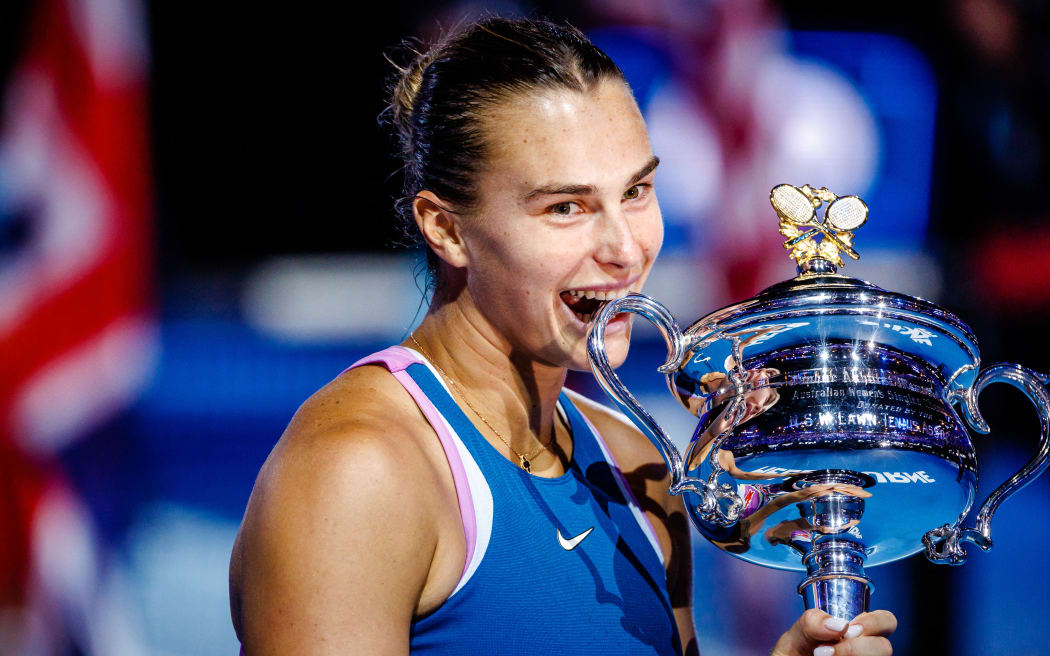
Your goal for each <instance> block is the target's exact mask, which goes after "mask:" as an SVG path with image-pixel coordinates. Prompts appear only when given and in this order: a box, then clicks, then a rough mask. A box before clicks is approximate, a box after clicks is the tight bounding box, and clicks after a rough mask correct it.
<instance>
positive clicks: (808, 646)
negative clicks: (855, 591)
mask: <svg viewBox="0 0 1050 656" xmlns="http://www.w3.org/2000/svg"><path fill="white" fill-rule="evenodd" d="M896 628H897V618H896V617H894V616H893V613H891V612H889V611H886V610H875V611H871V612H870V613H861V614H860V615H857V616H856V617H854V618H853V619H852V620H851V621H850V622H848V623H847V622H846V621H845V620H842V619H839V618H837V617H832V616H830V615H828V614H827V613H825V612H823V611H819V610H814V609H810V610H807V611H806V612H805V613H803V614H802V617H800V618H798V621H797V622H795V625H794V626H792V627H791V628H790V629H788V632H787V633H785V634H784V635H782V636H780V640H778V641H777V644H776V646H775V647H773V653H772V655H771V656H832V655H834V656H889V655H890V654H892V653H893V646H892V645H890V641H889V640H887V639H886V636H888V635H889V634H891V633H893V631H894V630H895V629H896Z"/></svg>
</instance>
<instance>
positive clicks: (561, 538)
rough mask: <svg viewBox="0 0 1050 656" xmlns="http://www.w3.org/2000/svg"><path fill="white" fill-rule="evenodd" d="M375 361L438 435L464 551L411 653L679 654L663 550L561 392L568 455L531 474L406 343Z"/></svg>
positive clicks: (598, 441)
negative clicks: (557, 465)
mask: <svg viewBox="0 0 1050 656" xmlns="http://www.w3.org/2000/svg"><path fill="white" fill-rule="evenodd" d="M364 364H381V365H383V366H385V367H386V368H387V369H389V370H390V372H391V373H392V374H393V375H394V377H395V378H396V379H397V380H398V381H399V382H400V383H401V384H402V385H403V386H404V388H405V390H406V391H408V393H409V394H410V395H411V396H412V398H413V399H415V401H416V404H417V405H418V406H419V408H420V410H422V412H423V414H424V415H425V416H426V418H427V420H428V421H429V422H430V424H431V426H433V428H434V431H435V432H436V433H437V435H438V439H439V440H440V441H441V445H442V447H443V448H444V450H445V455H446V457H447V458H448V461H449V467H450V468H451V470H452V475H453V480H454V482H455V486H456V493H457V495H458V498H459V507H460V514H461V516H462V520H463V532H464V534H465V536H466V543H467V548H466V558H465V562H464V565H463V572H462V575H461V577H460V580H459V582H458V584H457V585H456V587H455V589H454V590H453V592H452V594H451V595H450V596H449V598H448V599H447V600H446V601H445V602H444V603H443V604H442V605H441V606H439V607H438V608H437V609H435V610H434V611H433V612H431V613H430V614H428V615H426V616H425V617H420V618H417V619H416V620H415V621H414V622H413V623H412V627H411V651H412V653H413V654H506V655H512V654H529V655H532V656H534V655H535V654H550V655H552V656H557V655H561V654H565V655H566V656H569V655H571V656H586V655H588V654H595V655H598V654H601V655H602V656H607V655H608V654H647V655H652V654H680V653H681V647H680V640H679V637H678V628H677V625H676V624H675V621H674V614H673V612H672V610H671V604H670V601H669V599H668V595H667V581H666V575H665V570H664V563H663V555H662V552H661V550H660V545H659V542H658V541H657V539H656V537H655V534H654V532H653V529H652V526H651V525H650V524H649V521H648V519H647V518H646V517H645V515H644V513H643V512H642V511H641V508H640V507H639V505H638V502H637V500H636V499H635V498H634V495H633V493H632V492H631V490H630V488H629V487H628V485H627V482H626V480H625V479H624V477H623V474H622V473H621V471H620V469H619V467H617V466H616V462H615V460H614V459H613V456H612V453H611V452H610V451H609V448H608V447H607V446H606V445H605V443H604V441H603V440H602V438H601V436H600V435H599V434H598V432H597V431H596V430H595V429H594V426H593V425H591V424H590V422H589V421H588V420H587V418H586V417H584V415H583V414H582V413H581V412H580V411H579V410H577V409H576V407H575V406H574V405H573V404H572V402H571V401H570V400H569V398H568V397H567V396H566V395H565V393H564V392H563V393H562V394H561V396H560V398H559V401H558V404H559V412H561V413H563V414H562V416H563V418H564V419H567V424H568V426H569V428H570V430H571V431H572V436H573V449H572V460H571V462H570V465H569V467H568V469H567V471H566V472H565V473H564V474H563V475H561V476H558V477H556V478H544V477H540V476H533V475H532V474H529V473H528V472H526V471H524V470H523V469H521V468H520V467H518V466H517V465H516V464H514V463H512V462H511V461H509V460H508V459H507V458H506V457H504V456H503V455H502V454H501V453H499V452H498V451H497V450H496V449H495V448H494V447H493V446H492V445H491V444H490V443H489V442H488V441H487V440H486V439H485V438H484V437H482V435H481V434H480V433H479V432H478V430H477V429H476V428H475V427H474V424H473V423H472V422H471V421H470V420H469V419H468V418H467V416H466V415H465V414H464V413H463V411H462V410H461V409H460V407H459V405H458V404H457V403H456V402H455V401H454V400H453V398H452V396H451V394H450V393H449V390H448V388H447V387H446V385H445V383H444V381H443V380H442V377H441V376H440V375H439V374H438V373H437V372H436V371H435V370H434V369H433V366H432V365H431V364H430V363H429V362H427V361H426V359H425V358H423V357H422V356H421V355H419V354H418V353H417V352H416V351H414V350H412V349H408V348H405V347H401V346H394V347H391V348H388V349H386V350H384V351H380V352H379V353H376V354H373V355H371V356H368V357H366V358H364V359H362V360H360V361H358V362H356V363H354V365H353V366H354V367H356V366H361V365H364Z"/></svg>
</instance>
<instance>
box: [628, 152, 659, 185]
mask: <svg viewBox="0 0 1050 656" xmlns="http://www.w3.org/2000/svg"><path fill="white" fill-rule="evenodd" d="M657 166H660V158H659V157H657V156H656V155H653V158H652V159H650V160H649V162H648V163H647V164H646V165H645V166H643V167H642V168H640V169H638V172H637V173H635V174H634V175H633V176H631V179H630V180H629V181H628V182H627V186H628V187H630V186H631V185H633V184H634V183H635V182H638V181H639V180H641V179H642V178H644V177H645V176H647V175H649V174H650V173H652V172H653V171H655V170H656V167H657Z"/></svg>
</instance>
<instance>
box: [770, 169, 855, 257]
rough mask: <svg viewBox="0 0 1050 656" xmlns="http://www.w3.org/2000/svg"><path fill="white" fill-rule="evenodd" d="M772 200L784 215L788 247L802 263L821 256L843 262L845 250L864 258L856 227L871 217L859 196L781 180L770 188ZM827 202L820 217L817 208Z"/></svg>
mask: <svg viewBox="0 0 1050 656" xmlns="http://www.w3.org/2000/svg"><path fill="white" fill-rule="evenodd" d="M769 202H770V203H771V204H772V205H773V209H775V210H776V212H777V216H779V217H780V234H782V235H784V236H785V237H787V241H785V242H784V248H786V249H788V250H789V251H791V257H792V259H794V260H795V262H796V263H797V264H799V265H800V266H801V265H802V264H803V263H804V262H808V261H809V260H814V259H818V258H819V259H824V260H828V261H829V262H832V263H833V264H835V265H836V266H842V265H843V262H842V253H845V254H846V255H849V256H850V257H851V258H853V259H854V260H859V259H860V255H858V254H857V251H855V250H853V231H854V230H856V229H857V228H859V227H861V226H862V225H864V222H865V221H867V220H868V206H867V205H866V204H865V203H864V201H862V200H861V199H860V198H858V197H857V196H836V195H835V194H833V193H832V192H830V191H828V189H827V188H826V187H821V188H820V189H813V188H812V187H810V186H809V185H803V186H801V187H795V186H793V185H789V184H781V185H777V186H775V187H773V189H772V190H771V191H770V192H769ZM824 203H827V207H825V208H824V214H823V216H822V217H821V218H819V219H818V218H817V209H819V208H820V206H821V205H822V204H824ZM816 237H820V240H819V241H817V239H816Z"/></svg>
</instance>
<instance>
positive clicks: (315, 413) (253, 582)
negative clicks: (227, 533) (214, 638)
mask: <svg viewBox="0 0 1050 656" xmlns="http://www.w3.org/2000/svg"><path fill="white" fill-rule="evenodd" d="M339 399H340V395H339V394H333V393H325V392H324V391H322V393H319V394H318V395H317V397H316V398H313V399H311V400H310V401H308V402H307V403H306V404H304V406H303V408H301V409H300V411H299V412H298V413H297V414H296V417H295V418H294V419H293V421H292V423H291V425H290V426H289V428H288V430H287V431H286V433H285V435H284V436H283V437H282V438H281V441H280V442H279V443H278V445H277V447H276V448H275V449H274V452H273V453H272V454H271V455H270V457H269V458H268V459H267V462H266V464H265V465H264V466H263V468H262V471H261V472H260V474H259V478H258V480H257V481H256V485H255V489H254V490H253V492H252V496H251V499H250V501H249V503H248V509H247V511H246V513H245V518H244V522H243V524H242V527H241V531H240V534H239V535H238V539H237V545H236V547H235V554H234V559H233V565H232V566H231V598H232V599H233V600H234V604H233V606H234V608H235V612H236V614H237V615H238V616H239V617H235V618H234V621H235V624H236V625H238V627H239V631H238V634H239V636H240V638H241V641H242V643H243V645H244V649H245V652H246V653H247V654H248V655H249V656H262V655H263V654H291V653H310V654H329V653H331V654H398V655H404V654H407V653H408V647H409V628H410V624H411V621H412V617H413V614H414V613H415V612H416V611H417V608H418V606H419V602H420V599H421V596H422V595H423V590H424V587H425V586H426V585H427V583H428V578H429V577H430V570H431V563H432V560H433V558H434V555H435V552H436V549H437V535H438V524H439V523H440V521H441V520H440V518H441V516H442V514H441V513H440V512H438V511H437V508H436V506H437V505H438V504H440V503H441V501H442V499H443V497H444V491H443V490H442V484H441V481H440V479H439V477H438V474H437V472H435V471H433V468H432V467H430V464H429V462H428V458H427V456H426V454H425V449H421V448H420V447H419V444H418V440H417V439H415V436H414V435H412V434H411V427H412V426H413V422H412V421H411V419H412V418H411V416H408V417H406V418H405V420H403V421H397V420H396V419H397V416H398V413H399V408H398V407H397V403H390V402H387V403H385V404H384V405H383V407H381V408H376V407H375V404H368V403H364V404H363V407H362V403H355V402H354V401H353V400H352V399H348V398H347V397H346V396H342V403H341V404H338V403H336V401H338V400H339ZM340 406H342V408H345V410H343V409H340ZM355 406H356V407H355ZM406 426H408V427H409V428H407V429H406ZM406 430H407V431H408V433H409V434H405V433H406ZM446 469H447V466H446ZM409 482H411V485H412V489H411V490H409V489H408V487H407V486H408V484H409ZM459 566H462V558H460V563H459Z"/></svg>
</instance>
